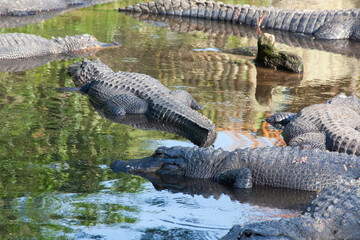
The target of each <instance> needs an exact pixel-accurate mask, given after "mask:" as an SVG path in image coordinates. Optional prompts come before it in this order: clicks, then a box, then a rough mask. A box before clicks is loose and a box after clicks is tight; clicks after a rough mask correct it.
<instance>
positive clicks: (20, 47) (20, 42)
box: [0, 33, 60, 59]
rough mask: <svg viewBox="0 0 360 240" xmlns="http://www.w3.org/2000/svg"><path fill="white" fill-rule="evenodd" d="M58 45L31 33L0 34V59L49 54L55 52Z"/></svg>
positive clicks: (57, 49)
mask: <svg viewBox="0 0 360 240" xmlns="http://www.w3.org/2000/svg"><path fill="white" fill-rule="evenodd" d="M58 47H59V46H58V44H55V43H53V42H52V41H50V40H48V39H45V38H43V37H39V36H35V35H31V34H24V33H7V34H0V49H1V56H0V59H16V58H27V57H32V56H35V55H49V53H57V52H58V51H59V50H60V49H59V48H58Z"/></svg>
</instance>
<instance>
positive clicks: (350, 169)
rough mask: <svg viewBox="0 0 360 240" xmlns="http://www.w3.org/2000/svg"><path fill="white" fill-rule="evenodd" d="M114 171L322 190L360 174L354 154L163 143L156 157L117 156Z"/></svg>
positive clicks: (359, 162)
mask: <svg viewBox="0 0 360 240" xmlns="http://www.w3.org/2000/svg"><path fill="white" fill-rule="evenodd" d="M110 168H111V169H112V170H113V171H115V172H125V173H130V174H137V175H139V174H142V173H147V172H154V173H157V174H163V175H177V176H184V177H187V178H209V179H212V180H214V181H216V182H219V183H222V184H225V185H230V186H232V187H234V188H251V187H252V185H253V184H254V185H260V186H269V187H278V188H289V189H296V190H304V191H319V190H321V189H323V188H324V187H327V186H330V185H333V184H334V183H343V182H346V181H350V180H352V179H358V178H359V177H360V159H359V158H358V157H356V156H354V155H348V154H345V153H337V152H329V151H324V150H318V149H315V150H312V149H301V148H300V147H295V148H294V147H264V148H254V149H250V148H245V149H237V150H235V151H232V152H228V151H224V150H222V149H213V148H211V147H209V148H198V147H171V148H167V147H159V148H158V149H157V150H156V151H155V152H154V154H153V155H152V156H150V157H145V158H143V159H134V160H128V161H121V160H117V161H114V162H112V163H111V165H110Z"/></svg>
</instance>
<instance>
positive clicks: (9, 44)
mask: <svg viewBox="0 0 360 240" xmlns="http://www.w3.org/2000/svg"><path fill="white" fill-rule="evenodd" d="M115 45H118V44H117V43H102V42H99V41H98V40H97V39H96V38H95V37H93V36H91V35H89V34H83V35H75V36H66V37H64V38H61V37H58V38H54V37H53V38H52V39H50V40H49V39H46V38H43V37H40V36H36V35H32V34H25V33H5V34H0V52H1V55H0V60H8V59H20V58H32V57H39V56H46V55H60V54H68V55H76V53H77V52H79V53H81V52H83V51H92V50H97V49H100V48H102V47H110V46H115Z"/></svg>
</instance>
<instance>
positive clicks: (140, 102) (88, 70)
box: [68, 59, 216, 146]
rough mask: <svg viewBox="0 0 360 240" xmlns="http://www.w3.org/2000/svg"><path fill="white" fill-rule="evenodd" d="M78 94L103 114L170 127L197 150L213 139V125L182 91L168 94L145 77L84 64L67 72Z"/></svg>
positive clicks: (102, 65) (167, 91)
mask: <svg viewBox="0 0 360 240" xmlns="http://www.w3.org/2000/svg"><path fill="white" fill-rule="evenodd" d="M68 73H69V76H70V77H72V78H73V80H74V83H75V85H76V86H78V87H80V90H79V91H80V92H81V93H83V94H87V95H88V97H89V100H90V102H91V103H92V104H93V106H96V107H97V109H101V110H102V111H103V112H104V114H105V115H106V114H109V115H111V116H118V117H121V116H124V115H126V114H144V115H145V116H146V117H147V118H149V119H150V120H157V121H162V122H166V123H168V124H173V125H174V126H176V127H177V128H179V129H181V131H183V132H187V134H186V135H188V136H189V135H191V136H194V137H193V138H192V141H193V142H194V143H195V144H196V145H199V146H209V145H211V144H213V142H214V141H215V139H216V131H215V125H214V124H213V123H212V122H211V121H210V120H209V119H207V118H206V117H205V116H203V115H201V114H200V113H199V112H197V111H196V110H198V109H201V106H200V105H199V104H198V103H197V102H196V101H195V99H194V98H193V97H192V96H191V95H190V94H189V93H188V92H187V91H184V90H170V89H168V88H167V87H165V86H164V85H162V84H161V83H160V81H159V80H157V79H155V78H152V77H150V76H148V75H146V74H140V73H133V72H121V71H119V72H113V71H112V69H111V68H109V67H108V66H107V65H105V64H104V63H102V62H101V61H100V60H94V61H90V60H87V59H85V60H83V61H82V62H78V63H75V64H74V65H71V66H70V67H69V68H68Z"/></svg>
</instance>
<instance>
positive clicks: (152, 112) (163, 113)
mask: <svg viewBox="0 0 360 240" xmlns="http://www.w3.org/2000/svg"><path fill="white" fill-rule="evenodd" d="M146 115H147V117H148V118H150V119H153V120H161V121H164V122H166V123H169V124H172V125H174V126H176V127H178V128H179V129H180V130H181V133H179V134H180V135H182V136H184V137H186V138H187V139H189V140H190V141H191V142H193V143H194V144H196V145H198V146H200V147H207V146H211V145H212V144H213V143H214V142H215V139H216V131H215V125H214V124H213V123H212V122H211V121H210V120H209V119H207V118H206V117H205V116H203V115H201V114H200V113H198V112H197V111H195V110H193V109H191V108H185V107H182V106H179V105H178V104H171V103H169V102H168V101H165V100H164V101H162V100H160V101H158V100H156V101H154V100H150V102H149V109H148V111H147V113H146Z"/></svg>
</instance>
